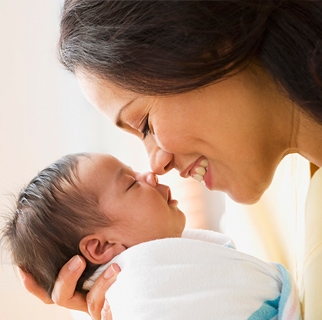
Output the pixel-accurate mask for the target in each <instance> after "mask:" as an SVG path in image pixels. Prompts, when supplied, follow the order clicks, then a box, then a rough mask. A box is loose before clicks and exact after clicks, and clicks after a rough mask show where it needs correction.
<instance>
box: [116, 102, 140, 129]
mask: <svg viewBox="0 0 322 320" xmlns="http://www.w3.org/2000/svg"><path fill="white" fill-rule="evenodd" d="M136 99H137V98H134V99H132V100H131V101H129V102H128V103H126V104H125V105H124V106H123V107H122V108H121V109H120V110H119V112H118V113H117V115H116V119H115V124H116V126H118V127H119V128H124V123H123V121H122V113H123V112H124V111H125V109H126V108H127V107H129V106H130V105H131V104H132V103H133V102H134V101H135V100H136Z"/></svg>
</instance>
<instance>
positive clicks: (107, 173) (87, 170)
mask: <svg viewBox="0 0 322 320" xmlns="http://www.w3.org/2000/svg"><path fill="white" fill-rule="evenodd" d="M78 174H79V178H80V182H81V184H82V187H84V188H85V190H89V191H90V192H91V193H94V195H95V196H96V197H97V199H98V206H99V210H100V212H103V213H104V214H105V215H107V217H108V218H109V220H111V221H112V223H111V225H110V226H108V227H106V230H104V232H105V231H106V232H108V235H109V237H110V238H111V241H122V242H123V245H124V246H126V247H131V246H133V245H136V244H139V243H142V242H145V241H150V240H156V239H162V238H168V237H181V234H182V232H183V229H184V227H185V221H186V218H185V215H184V214H183V213H182V212H181V211H180V210H179V209H178V207H177V203H178V202H177V201H176V200H173V199H172V197H171V192H170V188H169V187H168V186H165V185H162V184H158V183H157V182H156V183H155V185H152V184H151V183H150V184H149V183H147V181H146V180H147V175H146V174H139V173H137V172H134V171H133V170H132V169H131V168H130V167H128V166H126V165H124V164H123V163H122V162H120V161H119V160H117V159H116V158H114V157H112V156H110V155H105V154H91V157H90V158H81V159H80V161H79V164H78ZM149 178H150V179H151V176H149Z"/></svg>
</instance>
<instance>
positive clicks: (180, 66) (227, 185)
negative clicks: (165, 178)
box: [22, 0, 322, 319]
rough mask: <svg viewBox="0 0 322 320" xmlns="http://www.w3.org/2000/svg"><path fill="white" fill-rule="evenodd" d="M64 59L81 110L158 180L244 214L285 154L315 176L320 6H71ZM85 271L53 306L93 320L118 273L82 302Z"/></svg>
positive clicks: (67, 270)
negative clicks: (106, 122) (192, 188)
mask: <svg viewBox="0 0 322 320" xmlns="http://www.w3.org/2000/svg"><path fill="white" fill-rule="evenodd" d="M59 48H60V57H61V61H62V63H63V64H64V65H65V67H66V68H67V69H68V70H70V71H72V72H73V73H75V74H76V77H77V78H78V80H79V83H80V85H81V87H82V89H83V91H84V94H85V95H86V97H87V98H88V100H89V101H90V102H91V103H92V104H93V105H94V106H95V107H97V108H98V109H100V110H101V111H102V112H103V113H104V114H105V115H107V116H108V117H109V118H110V119H111V121H112V122H113V123H115V124H116V125H117V126H119V127H121V128H122V129H124V130H126V131H128V132H130V133H133V134H135V135H137V136H138V137H139V138H141V139H142V140H143V142H144V144H145V146H146V149H147V151H148V154H149V157H150V163H151V168H152V170H153V171H154V172H155V173H157V174H165V173H167V172H168V171H169V170H171V169H173V168H175V169H177V170H178V171H179V172H180V175H181V176H182V177H189V176H193V177H195V178H196V179H198V180H199V181H203V182H204V183H205V185H206V187H207V188H209V189H211V190H221V191H224V192H226V193H227V194H228V195H229V196H230V197H231V198H232V199H234V200H235V201H238V202H242V203H248V204H250V203H254V202H256V201H258V200H259V199H260V197H261V195H262V194H263V192H264V191H265V190H266V189H267V187H268V186H269V185H270V183H271V181H272V178H273V175H274V172H275V170H276V167H277V165H278V164H279V162H280V161H281V160H282V159H283V157H285V156H286V155H287V154H290V153H299V154H301V155H302V156H304V157H306V158H307V159H308V160H309V161H311V162H313V163H315V164H316V165H317V166H321V165H322V3H321V2H319V1H305V2H304V1H303V2H302V1H284V0H282V1H278V0H276V1H247V0H245V1H239V0H236V1H233V0H231V1H104V0H102V1H86V0H67V1H66V2H65V6H64V11H63V16H62V20H61V38H60V43H59ZM84 268H85V266H84V262H83V260H82V259H81V258H79V257H75V258H73V260H72V261H70V262H69V263H68V264H66V265H65V267H64V268H63V269H62V270H61V272H60V276H59V280H58V281H57V283H56V286H55V289H54V293H53V300H54V301H55V302H56V303H57V304H59V305H63V306H65V307H68V308H75V309H79V310H83V311H87V310H88V311H89V313H90V314H91V315H92V318H93V319H99V318H100V313H101V308H102V306H103V302H104V292H105V290H106V289H108V287H109V286H110V285H111V284H112V283H113V282H114V281H115V278H116V275H117V272H118V271H119V270H115V271H113V270H112V269H108V270H107V271H106V273H105V276H102V277H101V278H100V279H98V280H97V282H96V283H95V285H94V287H93V289H92V290H91V291H90V293H89V294H88V295H87V296H86V298H85V297H84V296H81V295H78V294H75V293H74V288H75V285H76V281H77V279H78V278H79V276H80V274H81V273H82V271H83V270H84ZM22 276H23V277H24V281H23V282H24V284H25V286H26V287H27V289H28V290H29V291H31V292H32V293H34V294H35V295H36V296H38V297H40V298H41V299H42V300H44V301H49V302H51V299H49V298H48V297H46V295H45V294H44V293H43V291H41V290H40V289H39V287H38V286H37V285H36V283H35V282H34V280H33V279H32V278H31V277H28V275H27V274H26V273H23V272H22ZM104 277H105V278H104ZM85 299H86V300H87V303H86V300H85ZM102 315H103V319H110V318H109V317H111V315H110V311H109V310H108V303H105V305H104V308H103V311H102Z"/></svg>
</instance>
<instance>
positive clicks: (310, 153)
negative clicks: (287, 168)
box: [290, 108, 322, 167]
mask: <svg viewBox="0 0 322 320" xmlns="http://www.w3.org/2000/svg"><path fill="white" fill-rule="evenodd" d="M294 152H297V153H299V154H300V155H302V156H303V157H304V158H306V159H307V160H309V161H310V162H312V163H314V164H315V165H317V166H318V167H322V125H321V124H319V123H318V122H316V121H315V120H314V119H313V118H311V117H309V116H308V115H306V114H305V113H304V112H303V111H301V110H300V109H298V108H296V109H295V110H294V121H293V138H292V142H291V150H290V153H294Z"/></svg>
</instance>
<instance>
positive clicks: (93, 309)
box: [86, 263, 121, 320]
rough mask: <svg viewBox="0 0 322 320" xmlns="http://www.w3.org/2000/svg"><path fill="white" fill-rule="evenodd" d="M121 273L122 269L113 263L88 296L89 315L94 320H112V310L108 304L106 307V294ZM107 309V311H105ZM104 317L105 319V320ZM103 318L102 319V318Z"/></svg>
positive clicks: (98, 279)
mask: <svg viewBox="0 0 322 320" xmlns="http://www.w3.org/2000/svg"><path fill="white" fill-rule="evenodd" d="M120 271H121V269H120V267H119V266H118V265H117V264H115V263H113V264H112V265H110V266H109V267H108V268H107V269H106V270H105V271H104V272H103V274H101V275H100V276H99V277H98V278H97V280H96V281H95V283H94V284H93V287H92V288H91V290H90V292H89V293H88V294H87V297H86V298H87V306H88V311H89V314H90V315H91V317H92V319H93V320H100V319H102V320H111V319H112V315H111V310H109V309H110V308H109V305H108V303H107V304H106V305H105V304H104V303H105V292H106V291H107V290H108V289H109V288H110V287H111V285H112V284H113V283H114V282H115V280H116V277H117V275H118V273H119V272H120ZM103 307H105V308H106V310H104V309H103ZM103 316H104V317H105V318H103ZM101 317H102V318H101Z"/></svg>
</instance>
